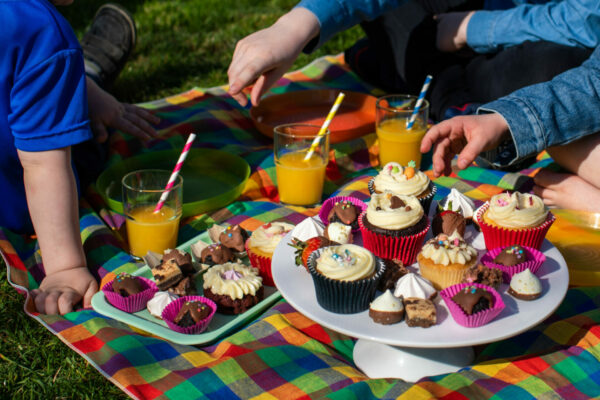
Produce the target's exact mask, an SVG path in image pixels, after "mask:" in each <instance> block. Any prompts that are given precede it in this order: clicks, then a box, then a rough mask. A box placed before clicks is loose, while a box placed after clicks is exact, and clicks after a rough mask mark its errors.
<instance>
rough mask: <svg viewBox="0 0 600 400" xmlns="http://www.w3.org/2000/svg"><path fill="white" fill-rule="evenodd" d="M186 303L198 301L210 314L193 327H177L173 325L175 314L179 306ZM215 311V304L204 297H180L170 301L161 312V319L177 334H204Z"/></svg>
mask: <svg viewBox="0 0 600 400" xmlns="http://www.w3.org/2000/svg"><path fill="white" fill-rule="evenodd" d="M188 301H199V302H201V303H203V304H206V305H207V306H208V307H209V308H210V310H211V311H210V314H208V317H206V318H204V319H203V320H200V321H198V322H196V323H195V324H194V325H191V326H187V327H183V326H179V325H177V324H176V323H175V317H177V313H178V312H179V310H180V309H181V306H182V305H183V303H185V302H188ZM216 311H217V305H216V304H215V302H214V301H212V300H210V299H207V298H206V297H203V296H183V297H180V298H178V299H176V300H174V301H172V302H171V303H169V304H168V305H167V306H166V307H165V309H164V310H163V312H162V314H161V317H162V319H163V321H165V322H166V323H167V326H168V327H169V328H170V329H171V330H173V331H175V332H178V333H184V334H186V335H191V334H195V333H201V332H204V331H205V330H206V328H208V324H209V323H210V321H211V320H212V318H213V317H214V315H215V312H216Z"/></svg>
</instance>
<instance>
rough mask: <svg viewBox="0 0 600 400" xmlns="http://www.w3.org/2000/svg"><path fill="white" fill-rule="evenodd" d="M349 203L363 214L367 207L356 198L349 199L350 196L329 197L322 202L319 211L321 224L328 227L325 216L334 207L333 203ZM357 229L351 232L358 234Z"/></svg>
mask: <svg viewBox="0 0 600 400" xmlns="http://www.w3.org/2000/svg"><path fill="white" fill-rule="evenodd" d="M345 200H347V201H349V202H350V203H352V204H354V205H355V206H356V207H358V208H359V209H360V212H359V214H360V213H362V212H364V211H365V210H366V209H367V205H366V203H365V202H364V201H362V200H359V199H357V198H356V197H350V196H335V197H330V198H329V199H327V200H325V201H324V202H323V205H322V206H321V210H320V211H319V218H320V219H321V221H322V222H323V224H325V226H327V225H329V220H328V219H327V216H328V215H329V211H331V209H332V208H333V207H334V206H335V203H336V202H338V201H345ZM358 231H359V229H352V232H358Z"/></svg>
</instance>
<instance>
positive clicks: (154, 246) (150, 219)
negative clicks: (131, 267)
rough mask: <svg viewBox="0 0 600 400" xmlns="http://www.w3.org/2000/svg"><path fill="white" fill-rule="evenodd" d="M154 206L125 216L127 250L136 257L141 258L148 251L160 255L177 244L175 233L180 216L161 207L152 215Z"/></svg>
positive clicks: (169, 208)
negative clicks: (127, 240)
mask: <svg viewBox="0 0 600 400" xmlns="http://www.w3.org/2000/svg"><path fill="white" fill-rule="evenodd" d="M154 207H155V205H147V206H139V207H136V208H134V209H133V210H131V211H130V212H129V214H128V216H127V220H126V224H127V238H128V239H129V250H130V252H131V254H133V255H134V256H137V257H143V256H145V255H146V253H148V250H151V251H154V252H156V253H159V254H162V253H163V251H165V250H166V249H172V248H174V247H175V245H176V244H177V232H178V230H179V219H180V218H181V215H175V210H174V209H172V208H171V207H167V206H163V207H162V208H161V209H160V211H159V212H157V213H156V214H155V213H154Z"/></svg>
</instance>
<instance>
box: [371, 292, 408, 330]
mask: <svg viewBox="0 0 600 400" xmlns="http://www.w3.org/2000/svg"><path fill="white" fill-rule="evenodd" d="M369 317H371V319H372V320H373V322H375V323H377V324H382V325H391V324H395V323H397V322H400V321H402V318H404V305H403V304H402V300H401V299H399V298H397V297H395V296H394V295H393V294H392V292H390V291H389V290H386V291H385V292H384V293H383V294H382V295H381V296H379V297H377V298H376V299H375V300H373V302H372V303H371V305H370V306H369Z"/></svg>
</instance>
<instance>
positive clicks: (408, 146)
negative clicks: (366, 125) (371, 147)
mask: <svg viewBox="0 0 600 400" xmlns="http://www.w3.org/2000/svg"><path fill="white" fill-rule="evenodd" d="M406 122H407V119H405V118H395V119H387V120H385V121H383V122H381V123H380V124H378V125H377V137H378V138H379V163H380V165H381V166H382V167H383V166H384V165H385V164H387V163H389V162H390V161H395V162H397V163H399V164H400V165H408V162H409V161H411V160H413V161H414V162H415V163H416V165H417V168H418V167H419V166H420V164H421V152H420V151H419V148H420V147H421V140H422V139H423V136H425V132H427V129H426V127H425V126H424V125H422V124H421V123H420V121H418V120H417V121H415V124H414V125H413V127H412V129H411V130H406Z"/></svg>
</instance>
